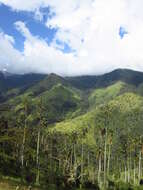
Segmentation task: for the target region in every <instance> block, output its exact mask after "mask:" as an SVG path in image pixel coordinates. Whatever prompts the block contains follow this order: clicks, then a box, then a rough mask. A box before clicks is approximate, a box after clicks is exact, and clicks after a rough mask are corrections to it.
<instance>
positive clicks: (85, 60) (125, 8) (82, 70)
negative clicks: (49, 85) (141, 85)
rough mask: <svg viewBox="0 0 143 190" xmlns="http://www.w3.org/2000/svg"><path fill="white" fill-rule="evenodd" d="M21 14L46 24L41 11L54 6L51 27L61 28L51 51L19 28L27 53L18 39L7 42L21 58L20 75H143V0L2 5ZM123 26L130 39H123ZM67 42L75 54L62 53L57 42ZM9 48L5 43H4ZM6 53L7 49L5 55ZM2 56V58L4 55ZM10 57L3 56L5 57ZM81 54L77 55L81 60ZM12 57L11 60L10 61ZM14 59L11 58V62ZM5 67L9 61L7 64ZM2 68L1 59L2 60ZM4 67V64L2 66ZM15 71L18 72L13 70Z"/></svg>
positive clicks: (35, 0)
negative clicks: (19, 47) (16, 46)
mask: <svg viewBox="0 0 143 190" xmlns="http://www.w3.org/2000/svg"><path fill="white" fill-rule="evenodd" d="M0 2H1V3H4V4H6V5H8V6H10V7H11V8H12V9H13V10H17V11H22V10H25V11H33V12H35V15H37V17H38V18H39V19H40V20H41V19H42V12H41V11H40V10H41V9H40V8H41V7H50V10H51V12H53V13H54V16H53V17H52V18H49V19H48V20H47V22H46V23H45V25H46V26H47V27H51V28H58V32H57V33H56V36H55V38H54V40H53V43H52V44H51V46H49V45H48V44H47V43H46V42H45V41H44V40H43V39H41V38H40V37H36V36H33V35H32V34H31V33H30V32H29V30H28V28H27V27H26V26H25V24H24V23H22V22H20V21H19V22H17V23H16V24H15V25H16V28H17V29H18V30H19V31H20V32H21V33H22V34H23V35H24V36H25V38H26V40H25V43H24V52H22V53H21V52H19V51H17V50H15V49H14V47H13V43H14V40H12V39H13V38H12V37H8V38H9V39H6V36H5V35H4V34H3V35H2V36H1V38H2V39H3V40H4V42H5V43H6V44H7V45H8V46H9V49H11V51H10V50H9V51H10V52H11V55H10V56H13V57H14V55H12V54H14V53H16V54H18V55H19V59H17V60H18V61H17V60H15V62H18V63H15V64H14V63H11V59H10V60H9V62H8V61H7V62H8V64H9V65H10V64H11V65H14V66H13V67H12V68H15V70H16V71H19V72H22V71H24V72H28V71H31V72H48V73H49V72H56V73H58V74H64V75H65V74H66V75H77V74H79V75H80V74H99V73H104V72H107V71H110V70H113V69H116V68H131V69H136V70H141V71H143V53H142V51H143V35H142V34H143V12H142V7H143V1H142V0H136V1H135V0H116V1H115V0H108V1H107V0H78V1H77V0H68V1H67V0H63V1H62V3H61V1H60V0H52V1H51V0H30V1H29V0H25V1H23V2H22V3H21V1H20V0H0ZM120 26H123V27H124V28H125V29H126V30H127V31H128V34H126V35H125V37H124V38H123V39H122V40H121V38H120V36H119V35H118V33H119V28H120ZM10 39H11V40H10ZM57 40H58V41H61V42H63V43H67V44H68V45H69V46H70V47H71V48H72V49H74V50H75V51H76V54H75V52H74V53H70V54H65V53H63V52H62V51H60V50H57V44H56V41H57ZM12 41H13V42H12ZM3 45H4V43H3ZM1 46H2V44H1V43H0V48H2V47H1ZM5 51H6V50H5ZM0 54H1V53H0ZM5 54H6V56H8V54H7V52H6V53H5V52H4V51H3V57H4V56H5ZM75 55H76V56H75ZM6 58H7V57H6ZM7 59H8V58H7ZM3 63H4V62H3ZM0 64H1V56H0ZM0 68H1V65H0ZM13 70H14V69H13Z"/></svg>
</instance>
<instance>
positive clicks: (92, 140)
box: [0, 70, 143, 190]
mask: <svg viewBox="0 0 143 190" xmlns="http://www.w3.org/2000/svg"><path fill="white" fill-rule="evenodd" d="M0 102H1V103H0V178H1V179H14V180H17V181H19V184H26V185H31V186H37V187H39V189H50V190H54V189H58V190H59V189H61V190H64V189H78V188H80V189H89V190H90V189H95V190H99V189H108V190H112V189H114V190H116V189H118V190H120V189H121V190H127V189H128V190H129V189H142V185H143V73H141V72H135V71H131V70H116V71H113V72H111V73H108V74H105V75H102V76H83V77H60V76H57V75H55V74H50V75H39V74H28V75H21V76H20V75H10V74H8V75H4V74H3V73H1V75H0Z"/></svg>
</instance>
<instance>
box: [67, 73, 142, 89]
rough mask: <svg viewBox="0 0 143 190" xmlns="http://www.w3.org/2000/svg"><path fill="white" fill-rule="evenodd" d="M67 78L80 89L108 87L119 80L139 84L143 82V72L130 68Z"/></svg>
mask: <svg viewBox="0 0 143 190" xmlns="http://www.w3.org/2000/svg"><path fill="white" fill-rule="evenodd" d="M67 80H68V81H69V82H70V83H71V84H72V85H73V86H75V87H77V88H80V89H92V88H101V87H106V86H109V85H111V84H113V83H115V82H117V81H122V82H125V83H127V84H133V85H136V86H138V85H139V84H141V83H142V82H143V73H142V72H138V71H133V70H128V69H117V70H114V71H112V72H110V73H106V74H104V75H99V76H79V77H67Z"/></svg>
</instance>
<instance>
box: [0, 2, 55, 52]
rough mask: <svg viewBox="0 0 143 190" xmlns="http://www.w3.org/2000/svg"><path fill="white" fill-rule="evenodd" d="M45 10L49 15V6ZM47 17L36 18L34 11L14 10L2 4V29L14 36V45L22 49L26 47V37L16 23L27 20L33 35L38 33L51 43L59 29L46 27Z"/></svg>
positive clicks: (0, 8)
mask: <svg viewBox="0 0 143 190" xmlns="http://www.w3.org/2000/svg"><path fill="white" fill-rule="evenodd" d="M44 11H46V15H47V16H46V17H48V8H46V9H45V10H44ZM45 19H46V18H45ZM45 19H43V20H42V21H40V20H36V19H35V18H34V13H33V12H26V11H20V12H19V11H13V10H12V9H11V8H10V7H8V6H5V5H3V4H2V5H1V6H0V29H1V30H2V31H3V32H4V33H6V34H8V35H10V36H13V37H14V39H15V45H14V47H15V48H17V49H18V50H21V51H23V48H24V37H23V36H22V35H21V34H20V33H19V32H18V31H17V30H16V28H15V26H14V23H15V22H16V21H19V20H20V21H23V22H25V23H26V25H27V27H28V28H29V30H30V32H31V33H32V34H33V35H38V36H40V37H41V38H43V39H45V40H46V41H47V43H50V42H51V41H52V40H53V38H54V35H55V33H56V31H57V29H50V28H48V27H46V26H45V24H44V20H45Z"/></svg>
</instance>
